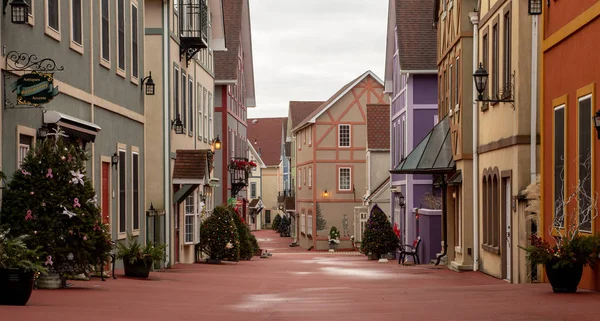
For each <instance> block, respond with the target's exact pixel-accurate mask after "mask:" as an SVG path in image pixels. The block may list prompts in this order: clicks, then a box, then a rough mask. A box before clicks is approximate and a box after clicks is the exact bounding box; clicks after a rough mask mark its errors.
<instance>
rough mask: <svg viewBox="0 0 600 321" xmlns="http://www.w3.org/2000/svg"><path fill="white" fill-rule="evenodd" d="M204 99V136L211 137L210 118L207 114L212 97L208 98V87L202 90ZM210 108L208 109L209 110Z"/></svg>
mask: <svg viewBox="0 0 600 321" xmlns="http://www.w3.org/2000/svg"><path fill="white" fill-rule="evenodd" d="M202 97H203V98H202V99H203V100H204V118H203V119H202V121H203V122H204V138H207V139H208V138H209V137H208V135H209V134H210V129H209V128H208V126H207V125H208V124H207V123H208V118H207V114H208V112H210V108H209V101H210V99H209V98H208V91H207V90H206V88H204V91H203V92H202ZM207 109H208V110H207Z"/></svg>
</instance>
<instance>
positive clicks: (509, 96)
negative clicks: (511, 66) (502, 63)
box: [473, 62, 514, 107]
mask: <svg viewBox="0 0 600 321" xmlns="http://www.w3.org/2000/svg"><path fill="white" fill-rule="evenodd" d="M488 76H489V74H488V72H487V70H485V68H483V64H482V63H481V62H480V63H479V68H477V70H476V71H475V73H474V74H473V80H474V81H475V88H476V89H477V93H478V95H477V101H480V102H484V103H511V104H513V107H514V99H513V87H514V84H513V82H514V73H513V74H512V75H511V79H510V82H507V83H506V85H504V87H503V88H501V89H498V92H497V93H494V95H495V96H496V97H500V98H499V99H490V98H485V97H484V96H483V92H484V91H485V88H486V87H487V84H488Z"/></svg>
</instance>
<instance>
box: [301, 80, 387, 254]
mask: <svg viewBox="0 0 600 321" xmlns="http://www.w3.org/2000/svg"><path fill="white" fill-rule="evenodd" d="M369 103H377V104H386V103H388V98H387V96H386V95H385V94H384V93H383V83H382V82H381V80H380V79H379V78H378V77H377V76H376V75H375V74H373V73H372V72H371V71H367V72H365V73H364V74H362V75H360V76H359V77H357V78H356V79H354V80H352V81H351V82H349V83H348V84H346V85H345V86H344V87H342V88H341V89H340V90H339V91H338V92H336V93H335V94H334V95H333V96H332V97H331V98H330V99H329V100H327V101H326V102H324V103H323V104H321V105H320V106H319V107H318V108H317V109H315V110H314V111H313V112H312V113H310V114H309V115H308V116H307V117H306V118H305V119H304V120H302V121H300V123H299V124H298V125H297V126H296V127H294V128H293V129H292V134H293V135H294V136H295V138H296V142H295V150H296V170H297V173H296V212H298V213H299V230H300V233H299V236H298V244H299V245H300V246H302V247H304V248H310V247H314V248H315V249H317V250H319V249H326V248H328V242H327V235H328V233H329V230H323V231H318V230H317V225H316V222H317V220H316V214H317V207H319V208H320V210H321V211H322V214H323V217H324V218H325V219H326V220H327V225H328V227H329V228H331V227H332V226H335V227H337V228H338V229H339V230H340V232H341V236H342V243H341V244H340V248H344V247H350V243H349V237H350V230H351V229H352V228H353V226H352V225H351V224H352V217H353V215H354V207H355V206H360V204H361V203H362V200H361V197H362V195H364V194H365V187H366V185H367V182H366V175H365V174H366V139H365V138H366V133H367V128H366V125H367V119H366V106H367V104H369ZM344 242H346V243H344Z"/></svg>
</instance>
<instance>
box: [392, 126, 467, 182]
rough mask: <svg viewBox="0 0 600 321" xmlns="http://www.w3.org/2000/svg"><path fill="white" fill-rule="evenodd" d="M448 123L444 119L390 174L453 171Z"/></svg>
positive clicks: (453, 164)
mask: <svg viewBox="0 0 600 321" xmlns="http://www.w3.org/2000/svg"><path fill="white" fill-rule="evenodd" d="M454 167H455V163H454V159H453V158H452V142H451V141H450V121H449V120H448V116H446V117H444V119H442V121H440V122H439V123H438V124H437V125H435V126H434V127H433V128H432V129H431V131H429V133H428V134H427V136H425V138H423V140H422V141H421V142H420V143H419V144H418V145H417V147H415V148H414V149H413V150H412V151H411V152H410V154H408V156H407V157H406V158H405V159H404V160H403V161H402V162H400V164H399V165H398V167H396V168H395V169H393V170H391V171H390V172H391V173H393V174H435V173H449V172H452V171H454Z"/></svg>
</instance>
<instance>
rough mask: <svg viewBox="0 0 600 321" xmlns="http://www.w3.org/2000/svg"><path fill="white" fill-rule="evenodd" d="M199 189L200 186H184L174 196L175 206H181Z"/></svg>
mask: <svg viewBox="0 0 600 321" xmlns="http://www.w3.org/2000/svg"><path fill="white" fill-rule="evenodd" d="M196 188H198V184H184V185H183V186H181V188H180V189H178V190H177V192H175V194H173V204H176V205H178V204H181V203H183V201H184V200H185V199H186V198H187V197H188V196H190V195H191V194H192V193H193V192H194V191H195V190H196Z"/></svg>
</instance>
